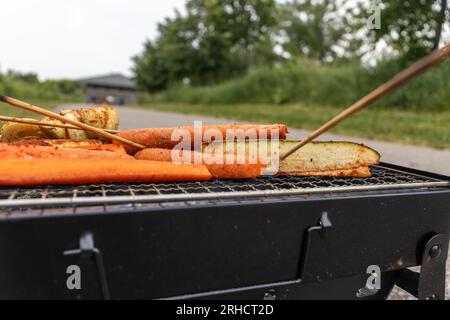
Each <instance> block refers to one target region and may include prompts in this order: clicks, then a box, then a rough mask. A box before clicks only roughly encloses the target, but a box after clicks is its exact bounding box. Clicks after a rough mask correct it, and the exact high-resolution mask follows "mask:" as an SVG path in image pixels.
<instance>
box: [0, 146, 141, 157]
mask: <svg viewBox="0 0 450 320" xmlns="http://www.w3.org/2000/svg"><path fill="white" fill-rule="evenodd" d="M0 159H104V160H107V159H128V160H134V158H133V157H131V156H129V155H127V154H126V153H119V152H111V151H103V150H83V149H76V148H59V147H47V146H38V145H17V144H7V143H0Z"/></svg>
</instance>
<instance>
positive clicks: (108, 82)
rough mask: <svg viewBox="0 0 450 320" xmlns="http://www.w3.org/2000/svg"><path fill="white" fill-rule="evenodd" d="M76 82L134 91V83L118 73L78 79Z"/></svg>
mask: <svg viewBox="0 0 450 320" xmlns="http://www.w3.org/2000/svg"><path fill="white" fill-rule="evenodd" d="M76 82H78V83H81V84H84V85H92V86H101V87H111V88H122V89H133V90H134V89H135V83H134V81H133V80H131V79H130V78H127V77H125V76H124V75H123V74H120V73H111V74H107V75H103V76H97V77H89V78H84V79H79V80H77V81H76Z"/></svg>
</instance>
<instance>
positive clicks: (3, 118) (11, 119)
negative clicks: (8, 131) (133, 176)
mask: <svg viewBox="0 0 450 320" xmlns="http://www.w3.org/2000/svg"><path fill="white" fill-rule="evenodd" d="M0 121H9V122H18V123H26V124H32V125H36V126H41V127H57V128H65V129H71V130H84V131H86V130H85V129H81V128H78V127H74V126H71V125H68V124H62V123H47V122H43V121H39V120H34V119H25V118H15V117H6V116H0ZM103 130H104V131H106V132H109V133H119V130H110V129H103Z"/></svg>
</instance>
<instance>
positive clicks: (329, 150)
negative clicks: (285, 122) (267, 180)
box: [204, 141, 380, 176]
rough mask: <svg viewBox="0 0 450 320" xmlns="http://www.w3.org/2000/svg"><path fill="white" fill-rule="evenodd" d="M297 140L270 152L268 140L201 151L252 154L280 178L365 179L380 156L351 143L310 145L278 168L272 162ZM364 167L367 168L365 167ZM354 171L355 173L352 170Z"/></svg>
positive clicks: (217, 143) (367, 148) (214, 144)
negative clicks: (335, 177)
mask: <svg viewBox="0 0 450 320" xmlns="http://www.w3.org/2000/svg"><path fill="white" fill-rule="evenodd" d="M297 143H298V142H297V141H281V142H279V145H278V147H277V145H276V144H274V146H275V150H271V143H270V141H249V142H245V141H238V142H224V143H221V142H215V143H212V144H210V145H207V146H205V147H204V152H205V151H207V152H225V153H234V154H239V153H238V151H241V152H244V151H243V150H244V149H245V154H252V155H255V156H257V157H258V158H260V159H261V160H262V161H263V163H265V164H266V165H268V169H269V170H272V171H275V172H277V174H279V175H330V176H367V170H366V168H367V167H368V166H370V165H374V164H378V163H379V162H380V154H379V153H378V152H376V151H375V150H373V149H371V148H369V147H366V146H364V145H362V144H357V143H352V142H313V143H310V144H307V145H306V146H304V147H303V148H302V149H300V150H298V151H297V152H295V153H294V154H292V155H291V156H290V157H288V158H287V159H285V160H284V161H281V163H279V167H276V168H275V167H273V166H274V165H275V163H274V161H273V160H278V159H279V155H280V154H283V153H285V152H286V151H288V150H289V149H291V147H292V146H294V145H295V144H297ZM364 167H366V168H364ZM354 169H357V170H354Z"/></svg>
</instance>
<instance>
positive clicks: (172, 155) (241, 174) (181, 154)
mask: <svg viewBox="0 0 450 320" xmlns="http://www.w3.org/2000/svg"><path fill="white" fill-rule="evenodd" d="M207 157H208V155H207V154H205V155H203V154H202V153H200V152H195V151H194V152H192V151H174V150H170V149H161V148H148V149H144V150H141V151H139V152H138V153H136V154H135V158H136V159H138V160H153V161H168V162H175V163H176V162H181V163H197V162H198V163H203V164H204V165H206V167H207V168H208V170H209V172H210V173H211V175H212V177H213V178H217V179H249V178H256V177H259V176H260V175H261V174H262V171H263V170H264V165H263V164H262V163H261V161H259V160H258V159H252V160H253V161H250V158H249V157H247V158H246V159H242V158H239V157H237V156H233V158H232V161H229V162H228V163H227V161H226V154H224V155H223V157H222V159H221V160H223V161H220V163H217V162H219V161H216V162H214V161H213V160H214V159H213V158H211V160H210V161H209V160H208V159H207Z"/></svg>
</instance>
